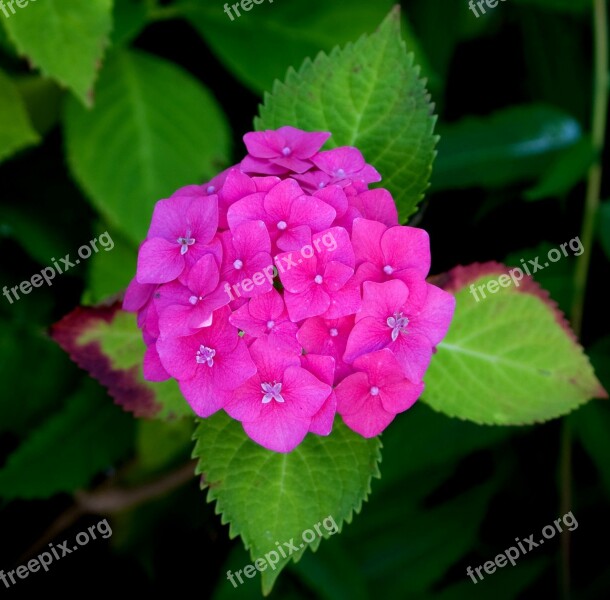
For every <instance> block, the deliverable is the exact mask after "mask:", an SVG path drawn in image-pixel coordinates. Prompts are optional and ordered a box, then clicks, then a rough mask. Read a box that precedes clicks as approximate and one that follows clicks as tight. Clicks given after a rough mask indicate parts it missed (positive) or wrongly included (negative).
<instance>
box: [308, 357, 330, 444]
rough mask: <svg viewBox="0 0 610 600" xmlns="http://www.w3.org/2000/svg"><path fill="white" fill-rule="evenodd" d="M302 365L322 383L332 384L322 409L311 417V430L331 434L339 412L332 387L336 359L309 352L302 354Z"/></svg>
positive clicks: (320, 433)
mask: <svg viewBox="0 0 610 600" xmlns="http://www.w3.org/2000/svg"><path fill="white" fill-rule="evenodd" d="M301 366H302V367H303V368H304V369H307V370H308V371H310V372H311V373H313V374H314V375H315V376H316V377H317V378H318V379H319V380H320V381H321V382H322V383H327V384H328V385H329V386H331V390H332V391H331V392H330V395H329V396H328V398H326V400H325V401H324V404H323V405H322V406H321V408H320V410H319V411H318V412H317V413H316V414H315V415H314V416H313V417H312V418H311V425H310V426H309V431H310V432H311V433H317V434H318V435H330V432H331V431H332V429H333V423H334V421H335V414H336V413H337V396H336V395H335V390H333V389H332V385H333V379H334V374H335V360H334V359H333V358H332V356H324V355H315V354H307V355H305V356H301Z"/></svg>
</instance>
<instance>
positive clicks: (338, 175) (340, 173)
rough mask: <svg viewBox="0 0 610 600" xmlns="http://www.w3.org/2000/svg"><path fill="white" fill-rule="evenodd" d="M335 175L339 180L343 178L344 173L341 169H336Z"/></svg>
mask: <svg viewBox="0 0 610 600" xmlns="http://www.w3.org/2000/svg"><path fill="white" fill-rule="evenodd" d="M335 175H336V176H337V177H338V178H339V179H343V178H344V177H345V171H344V170H343V169H337V170H336V172H335Z"/></svg>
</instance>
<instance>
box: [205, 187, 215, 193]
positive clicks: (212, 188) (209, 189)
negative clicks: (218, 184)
mask: <svg viewBox="0 0 610 600" xmlns="http://www.w3.org/2000/svg"><path fill="white" fill-rule="evenodd" d="M215 191H216V188H215V187H214V186H213V185H209V186H208V189H207V190H206V192H207V193H208V194H213V193H214V192H215Z"/></svg>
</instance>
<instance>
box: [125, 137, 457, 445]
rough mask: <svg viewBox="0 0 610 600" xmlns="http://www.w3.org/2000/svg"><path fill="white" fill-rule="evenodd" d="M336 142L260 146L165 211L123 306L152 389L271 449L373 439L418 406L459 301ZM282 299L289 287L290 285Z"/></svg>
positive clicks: (351, 154) (388, 201) (388, 199)
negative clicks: (348, 432) (340, 427)
mask: <svg viewBox="0 0 610 600" xmlns="http://www.w3.org/2000/svg"><path fill="white" fill-rule="evenodd" d="M329 135H330V134H328V133H326V132H306V131H301V130H299V129H295V128H294V127H288V126H287V127H281V128H280V129H278V130H276V131H263V132H253V133H248V134H246V136H244V142H245V144H246V147H247V149H248V155H247V156H246V157H245V158H244V159H243V161H241V163H239V164H237V165H234V166H232V167H229V168H228V169H226V170H224V171H223V172H222V173H220V174H218V175H217V176H216V177H214V178H213V179H212V180H210V181H209V182H207V183H204V184H202V185H189V186H186V187H183V188H181V189H179V190H178V191H177V192H176V193H174V194H173V195H172V196H171V197H170V198H168V199H165V200H160V201H159V202H157V204H156V206H155V209H154V212H153V216H152V222H151V226H150V229H149V232H148V235H147V237H146V240H144V242H143V243H142V245H141V246H140V250H139V252H138V266H137V272H136V276H135V277H134V279H133V280H132V282H131V283H130V284H129V287H128V288H127V290H126V293H125V298H124V301H123V308H124V309H125V310H129V311H133V312H136V313H137V323H138V326H139V327H140V329H141V330H142V337H143V340H144V343H145V346H146V351H145V354H144V359H143V365H142V368H143V372H144V377H145V378H146V379H147V380H149V381H165V380H166V379H168V378H174V379H176V380H177V382H178V384H179V387H180V390H181V391H182V394H183V395H184V397H185V398H186V400H187V401H188V402H189V404H190V405H191V407H192V408H193V410H194V412H195V413H196V414H197V415H198V416H200V417H207V416H210V415H211V414H213V413H214V412H216V411H218V410H221V409H224V410H225V411H226V412H227V413H228V414H229V415H230V416H231V417H233V418H235V419H237V420H239V421H240V422H241V423H242V425H243V428H244V431H245V432H246V434H247V435H248V436H250V438H251V439H252V440H254V441H255V442H256V443H258V444H260V445H261V446H263V447H265V448H268V449H270V450H273V451H276V452H290V451H291V450H293V449H294V448H295V447H296V446H297V445H298V444H299V443H301V441H302V440H303V439H304V437H305V436H306V435H307V434H308V433H309V434H311V435H330V434H331V432H332V429H333V423H334V419H335V415H336V413H337V412H338V413H339V414H340V415H341V417H342V418H343V420H344V422H345V423H346V424H347V426H348V427H350V428H352V429H353V430H354V431H356V432H358V433H359V434H361V435H363V436H365V437H371V436H374V435H378V434H379V433H381V431H383V429H384V428H385V427H387V425H388V424H389V423H390V422H391V421H392V420H393V419H394V416H395V415H396V414H398V413H400V412H402V411H404V410H406V409H407V408H409V407H410V406H411V405H412V404H413V402H415V401H416V399H417V398H418V396H419V395H420V394H421V392H422V389H423V383H422V377H423V375H424V372H425V370H426V368H427V367H428V364H429V362H430V359H431V356H432V353H433V350H434V347H435V346H436V345H437V344H438V343H439V342H440V341H441V339H442V338H443V336H444V335H445V333H446V331H447V328H448V326H449V322H450V320H451V317H452V314H453V310H454V305H455V300H454V298H453V296H450V295H449V294H447V293H445V292H443V291H442V290H440V289H439V288H436V287H435V286H433V285H430V284H429V283H427V282H426V277H427V276H428V271H429V269H430V247H429V239H428V235H427V233H426V232H425V231H423V230H422V229H418V228H414V227H403V226H400V225H399V222H398V213H397V210H396V205H395V203H394V200H393V199H392V196H391V194H390V192H388V191H387V190H384V189H382V188H378V189H369V186H370V184H372V183H375V182H378V181H380V175H379V173H378V172H377V171H376V170H375V169H374V168H373V167H372V166H371V165H369V164H367V163H366V161H365V159H364V157H363V155H362V153H361V152H360V151H359V150H358V149H357V148H353V147H341V148H335V149H333V150H327V151H320V149H321V147H322V146H323V145H324V143H325V142H326V140H327V139H328V137H329ZM274 286H275V287H274Z"/></svg>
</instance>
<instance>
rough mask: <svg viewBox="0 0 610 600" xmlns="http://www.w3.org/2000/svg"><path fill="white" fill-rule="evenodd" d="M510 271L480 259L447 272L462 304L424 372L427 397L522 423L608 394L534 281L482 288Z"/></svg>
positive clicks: (451, 408) (466, 413)
mask: <svg viewBox="0 0 610 600" xmlns="http://www.w3.org/2000/svg"><path fill="white" fill-rule="evenodd" d="M507 271H508V268H507V267H505V266H504V265H500V264H498V263H486V264H484V265H479V264H475V265H471V266H469V267H456V268H455V269H454V270H453V271H451V272H450V273H448V274H447V275H445V276H444V277H443V278H441V280H442V281H443V286H444V287H445V289H447V290H448V291H450V292H452V293H454V294H455V296H456V300H457V306H456V311H455V316H454V318H453V322H452V324H451V328H450V330H449V333H448V334H447V336H446V338H445V339H444V340H443V341H442V342H441V343H440V344H439V345H438V352H437V353H436V354H435V355H434V358H433V359H432V362H431V365H430V368H429V369H428V372H427V374H426V377H425V381H426V390H425V392H424V399H425V401H426V402H427V403H428V404H430V405H431V406H432V407H433V408H434V409H435V410H438V411H440V412H443V413H445V414H448V415H449V416H452V417H459V418H462V419H467V420H470V421H474V422H475V423H487V424H492V425H494V424H495V425H520V424H529V423H536V422H541V421H547V420H549V419H553V418H556V417H559V416H562V415H565V414H567V413H569V412H571V411H573V410H574V409H576V408H577V407H578V406H580V405H581V404H584V403H585V402H587V401H588V400H590V399H591V398H593V397H607V394H606V392H605V390H604V389H603V388H602V386H601V385H600V383H599V381H598V380H597V378H596V377H595V374H594V372H593V368H592V367H591V365H590V364H589V360H588V358H587V356H586V355H585V354H584V352H583V350H582V348H581V347H580V346H579V345H578V343H577V342H576V339H575V337H574V334H573V333H572V332H571V330H570V329H569V326H568V324H567V323H566V321H565V319H564V317H563V314H562V313H561V312H559V310H558V309H557V307H556V305H555V304H554V303H552V302H551V301H549V299H548V295H547V294H546V293H545V292H544V290H542V289H541V288H540V287H539V286H538V285H537V284H536V283H535V282H533V281H531V280H523V281H521V282H520V286H519V287H516V286H515V285H514V284H513V283H512V280H511V279H510V278H508V287H501V286H500V285H499V284H498V285H496V286H495V287H493V284H492V289H495V290H496V291H495V292H494V293H491V292H489V291H488V289H487V288H484V289H483V290H482V291H481V290H480V289H479V288H478V287H477V286H482V285H486V284H487V283H488V282H491V281H492V280H498V279H499V277H500V276H501V275H503V274H506V273H507ZM515 275H516V276H518V273H515ZM502 282H504V283H506V279H502ZM472 286H474V288H473V287H472ZM472 289H474V291H475V293H476V294H477V297H478V299H479V301H478V302H477V300H476V299H475V296H474V294H473V293H471V290H472Z"/></svg>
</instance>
